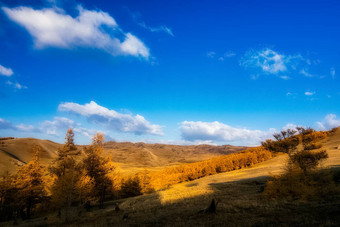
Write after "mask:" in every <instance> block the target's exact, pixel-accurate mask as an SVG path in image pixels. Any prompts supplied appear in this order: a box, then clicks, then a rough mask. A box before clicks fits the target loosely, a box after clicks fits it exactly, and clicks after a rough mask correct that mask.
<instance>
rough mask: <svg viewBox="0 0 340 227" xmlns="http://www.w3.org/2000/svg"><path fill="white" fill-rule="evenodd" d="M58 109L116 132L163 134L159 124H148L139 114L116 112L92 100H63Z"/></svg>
mask: <svg viewBox="0 0 340 227" xmlns="http://www.w3.org/2000/svg"><path fill="white" fill-rule="evenodd" d="M58 109H59V110H60V111H67V112H71V113H75V114H78V115H81V116H84V117H86V118H87V120H88V121H90V122H92V123H96V124H99V125H103V126H105V127H107V128H109V129H112V130H115V131H118V132H129V133H134V134H136V135H142V134H152V135H163V132H162V127H161V126H160V125H153V124H150V122H148V121H147V120H145V118H144V117H143V116H141V115H138V114H137V115H135V116H133V115H131V114H122V113H118V112H116V111H115V110H110V109H107V108H105V107H103V106H100V105H98V104H97V103H95V102H94V101H91V102H90V103H87V104H84V105H80V104H78V103H72V102H65V103H62V104H60V105H59V107H58Z"/></svg>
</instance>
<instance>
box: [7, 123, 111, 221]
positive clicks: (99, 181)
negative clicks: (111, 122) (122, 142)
mask: <svg viewBox="0 0 340 227" xmlns="http://www.w3.org/2000/svg"><path fill="white" fill-rule="evenodd" d="M103 143H104V136H103V134H101V133H97V134H96V135H95V136H94V137H93V140H92V144H91V145H90V146H88V147H86V148H85V149H84V154H82V152H81V151H80V150H79V149H78V148H77V147H76V145H75V144H74V133H73V131H72V129H69V130H68V131H67V134H66V142H65V144H64V146H63V147H62V148H60V149H58V155H57V158H56V159H55V160H54V161H53V163H52V165H51V166H50V167H49V168H48V170H47V169H46V168H43V166H42V165H41V164H40V163H39V147H34V148H33V149H34V152H35V155H34V158H33V160H32V161H31V162H29V163H28V164H27V165H25V166H24V167H22V168H20V169H19V170H18V171H17V173H16V174H14V175H9V174H8V175H6V176H4V177H3V178H2V179H1V181H0V219H1V220H9V219H12V218H17V217H21V218H23V219H26V218H30V216H31V214H32V211H33V209H36V208H41V209H46V208H53V209H57V210H58V211H59V214H61V212H63V213H64V217H65V219H66V220H67V219H68V218H69V216H70V215H69V210H70V208H71V206H74V205H79V204H85V203H89V201H97V202H98V203H99V205H100V206H101V207H102V206H103V202H104V199H105V198H106V196H108V195H110V194H111V195H112V194H113V193H112V190H113V181H112V177H111V175H110V174H112V173H113V172H114V169H115V167H114V165H113V164H112V162H111V161H110V159H108V158H104V157H103V156H102V151H103Z"/></svg>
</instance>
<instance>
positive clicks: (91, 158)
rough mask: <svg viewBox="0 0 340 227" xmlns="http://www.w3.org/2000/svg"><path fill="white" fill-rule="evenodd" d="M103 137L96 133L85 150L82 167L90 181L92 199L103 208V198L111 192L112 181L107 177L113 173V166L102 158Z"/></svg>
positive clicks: (106, 159)
mask: <svg viewBox="0 0 340 227" xmlns="http://www.w3.org/2000/svg"><path fill="white" fill-rule="evenodd" d="M104 141H105V137H104V135H103V133H100V132H98V133H97V134H96V135H95V136H94V137H93V139H92V144H91V145H90V146H89V147H87V148H85V149H84V151H85V155H86V157H85V158H84V159H83V166H84V170H85V174H86V176H88V177H90V179H91V181H92V185H93V187H92V193H91V195H92V197H93V198H95V199H97V200H98V201H99V207H100V208H103V204H104V200H105V196H106V195H107V194H108V193H109V192H110V191H111V190H112V184H113V182H112V179H111V178H110V177H109V176H110V174H111V173H112V172H113V171H114V166H113V165H112V163H111V160H110V159H109V158H105V157H103V156H102V153H103V145H104Z"/></svg>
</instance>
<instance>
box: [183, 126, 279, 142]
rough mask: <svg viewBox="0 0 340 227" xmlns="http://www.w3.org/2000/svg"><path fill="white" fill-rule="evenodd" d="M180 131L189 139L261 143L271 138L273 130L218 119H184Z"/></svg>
mask: <svg viewBox="0 0 340 227" xmlns="http://www.w3.org/2000/svg"><path fill="white" fill-rule="evenodd" d="M180 131H181V135H182V138H183V139H184V140H187V141H210V142H227V143H229V142H233V143H235V142H236V143H239V144H247V145H254V144H259V143H260V141H261V140H263V139H265V138H270V137H271V135H272V132H273V130H269V131H261V130H249V129H245V128H235V127H231V126H229V125H226V124H223V123H220V122H218V121H214V122H202V121H183V122H182V123H181V125H180Z"/></svg>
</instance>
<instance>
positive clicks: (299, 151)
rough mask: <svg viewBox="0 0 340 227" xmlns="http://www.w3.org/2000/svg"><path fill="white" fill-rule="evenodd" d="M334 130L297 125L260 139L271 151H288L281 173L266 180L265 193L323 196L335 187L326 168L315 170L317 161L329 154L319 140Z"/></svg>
mask: <svg viewBox="0 0 340 227" xmlns="http://www.w3.org/2000/svg"><path fill="white" fill-rule="evenodd" d="M334 132H335V129H333V130H330V131H315V130H313V129H311V128H308V129H305V128H303V127H297V128H296V130H293V129H288V130H286V131H281V132H280V133H276V134H274V138H275V139H276V141H274V140H266V141H265V142H262V146H263V147H265V148H266V149H268V150H270V151H272V152H283V153H287V154H288V157H289V158H288V162H287V165H286V169H285V171H284V173H283V174H281V175H278V176H276V177H274V179H273V180H270V181H268V182H267V185H266V189H265V193H266V194H267V195H269V196H270V197H282V196H285V197H287V196H289V197H293V198H298V199H307V198H311V197H313V198H314V197H316V196H320V197H324V196H326V194H327V196H328V195H330V194H332V193H333V192H334V191H338V192H339V190H338V189H337V187H336V186H335V184H334V180H333V176H332V173H331V172H330V171H329V170H321V171H320V170H318V169H317V167H318V166H319V165H320V163H321V162H322V161H323V160H325V159H327V158H328V154H327V152H326V150H321V149H320V148H322V144H321V143H320V141H321V140H322V139H325V138H326V137H327V136H328V135H330V134H332V133H334Z"/></svg>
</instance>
